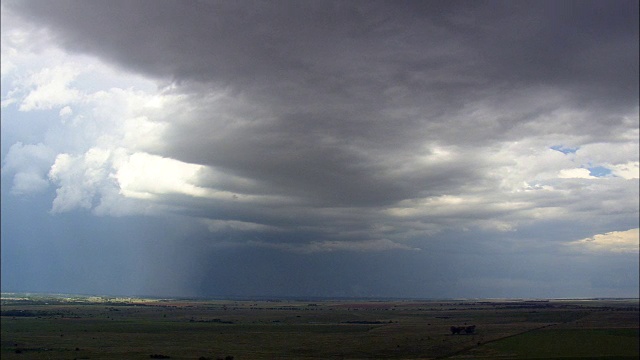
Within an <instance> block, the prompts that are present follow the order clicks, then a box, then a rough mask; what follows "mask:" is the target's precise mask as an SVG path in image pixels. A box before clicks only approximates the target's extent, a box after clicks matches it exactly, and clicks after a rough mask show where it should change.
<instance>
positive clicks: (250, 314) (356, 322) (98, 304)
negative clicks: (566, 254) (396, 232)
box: [0, 294, 640, 360]
mask: <svg viewBox="0 0 640 360" xmlns="http://www.w3.org/2000/svg"><path fill="white" fill-rule="evenodd" d="M472 324H473V325H476V328H475V331H474V332H473V333H470V334H466V333H464V332H463V333H462V334H455V335H454V334H452V333H451V331H450V327H451V326H468V325H472ZM1 329H2V330H1V331H2V340H1V348H0V350H1V351H0V357H2V359H150V358H171V359H201V360H204V359H212V360H213V359H225V358H226V359H231V357H233V359H234V360H241V359H438V358H439V359H444V358H452V359H454V358H455V359H463V358H474V359H475V358H485V359H495V358H499V359H534V358H539V359H554V358H563V359H566V358H581V359H584V358H593V359H596V358H607V359H637V358H638V357H639V355H640V354H639V352H638V346H639V343H638V339H639V335H638V329H640V324H639V312H638V300H637V299H633V300H536V301H533V300H482V301H480V300H464V301H462V300H460V301H453V300H449V301H418V300H410V301H409V300H397V301H356V300H340V301H338V300H336V301H330V300H323V301H315V300H313V301H309V300H304V301H303V300H295V301H294V300H286V301H285V300H278V301H235V300H160V299H131V298H106V297H105V298H102V297H63V296H24V295H16V294H3V299H2V327H1Z"/></svg>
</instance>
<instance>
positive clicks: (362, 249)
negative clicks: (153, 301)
mask: <svg viewBox="0 0 640 360" xmlns="http://www.w3.org/2000/svg"><path fill="white" fill-rule="evenodd" d="M638 28H639V24H638V3H637V1H530V2H524V1H488V2H481V1H335V2H334V1H204V0H203V1H151V0H136V1H55V2H53V1H34V0H21V1H11V0H7V1H5V0H3V1H2V290H3V291H55V292H84V293H116V294H152V295H185V296H186V295H188V296H193V295H198V296H222V295H240V296H249V295H264V296H398V297H403V296H409V297H592V296H614V297H617V296H625V297H629V296H633V297H637V296H638V243H639V238H638V227H639V224H638V222H639V221H638V216H639V209H638V207H639V204H638V202H639V191H638V187H639V180H638V178H639V156H640V155H639V144H638V142H639V120H638V117H639V113H638V111H639V110H638V109H639V105H638V97H639V94H638V88H639V86H638V78H639V70H638V69H639V62H638V40H639V39H638V37H639V36H638Z"/></svg>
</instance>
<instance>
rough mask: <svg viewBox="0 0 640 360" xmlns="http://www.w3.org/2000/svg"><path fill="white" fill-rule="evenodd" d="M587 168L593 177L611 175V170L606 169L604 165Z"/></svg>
mask: <svg viewBox="0 0 640 360" xmlns="http://www.w3.org/2000/svg"><path fill="white" fill-rule="evenodd" d="M587 169H588V170H589V175H591V176H595V177H605V176H609V175H611V170H610V169H607V168H606V167H604V166H594V167H590V168H587Z"/></svg>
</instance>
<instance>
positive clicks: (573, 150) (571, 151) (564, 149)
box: [550, 145, 579, 154]
mask: <svg viewBox="0 0 640 360" xmlns="http://www.w3.org/2000/svg"><path fill="white" fill-rule="evenodd" d="M550 149H551V150H555V151H560V152H561V153H563V154H575V153H576V151H578V149H579V148H577V147H576V148H571V147H567V146H564V145H554V146H552V147H550Z"/></svg>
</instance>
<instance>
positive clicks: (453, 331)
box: [450, 325, 476, 335]
mask: <svg viewBox="0 0 640 360" xmlns="http://www.w3.org/2000/svg"><path fill="white" fill-rule="evenodd" d="M450 330H451V335H454V334H462V332H463V331H464V333H465V334H473V333H474V331H476V326H475V325H470V326H452V327H451V329H450Z"/></svg>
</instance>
